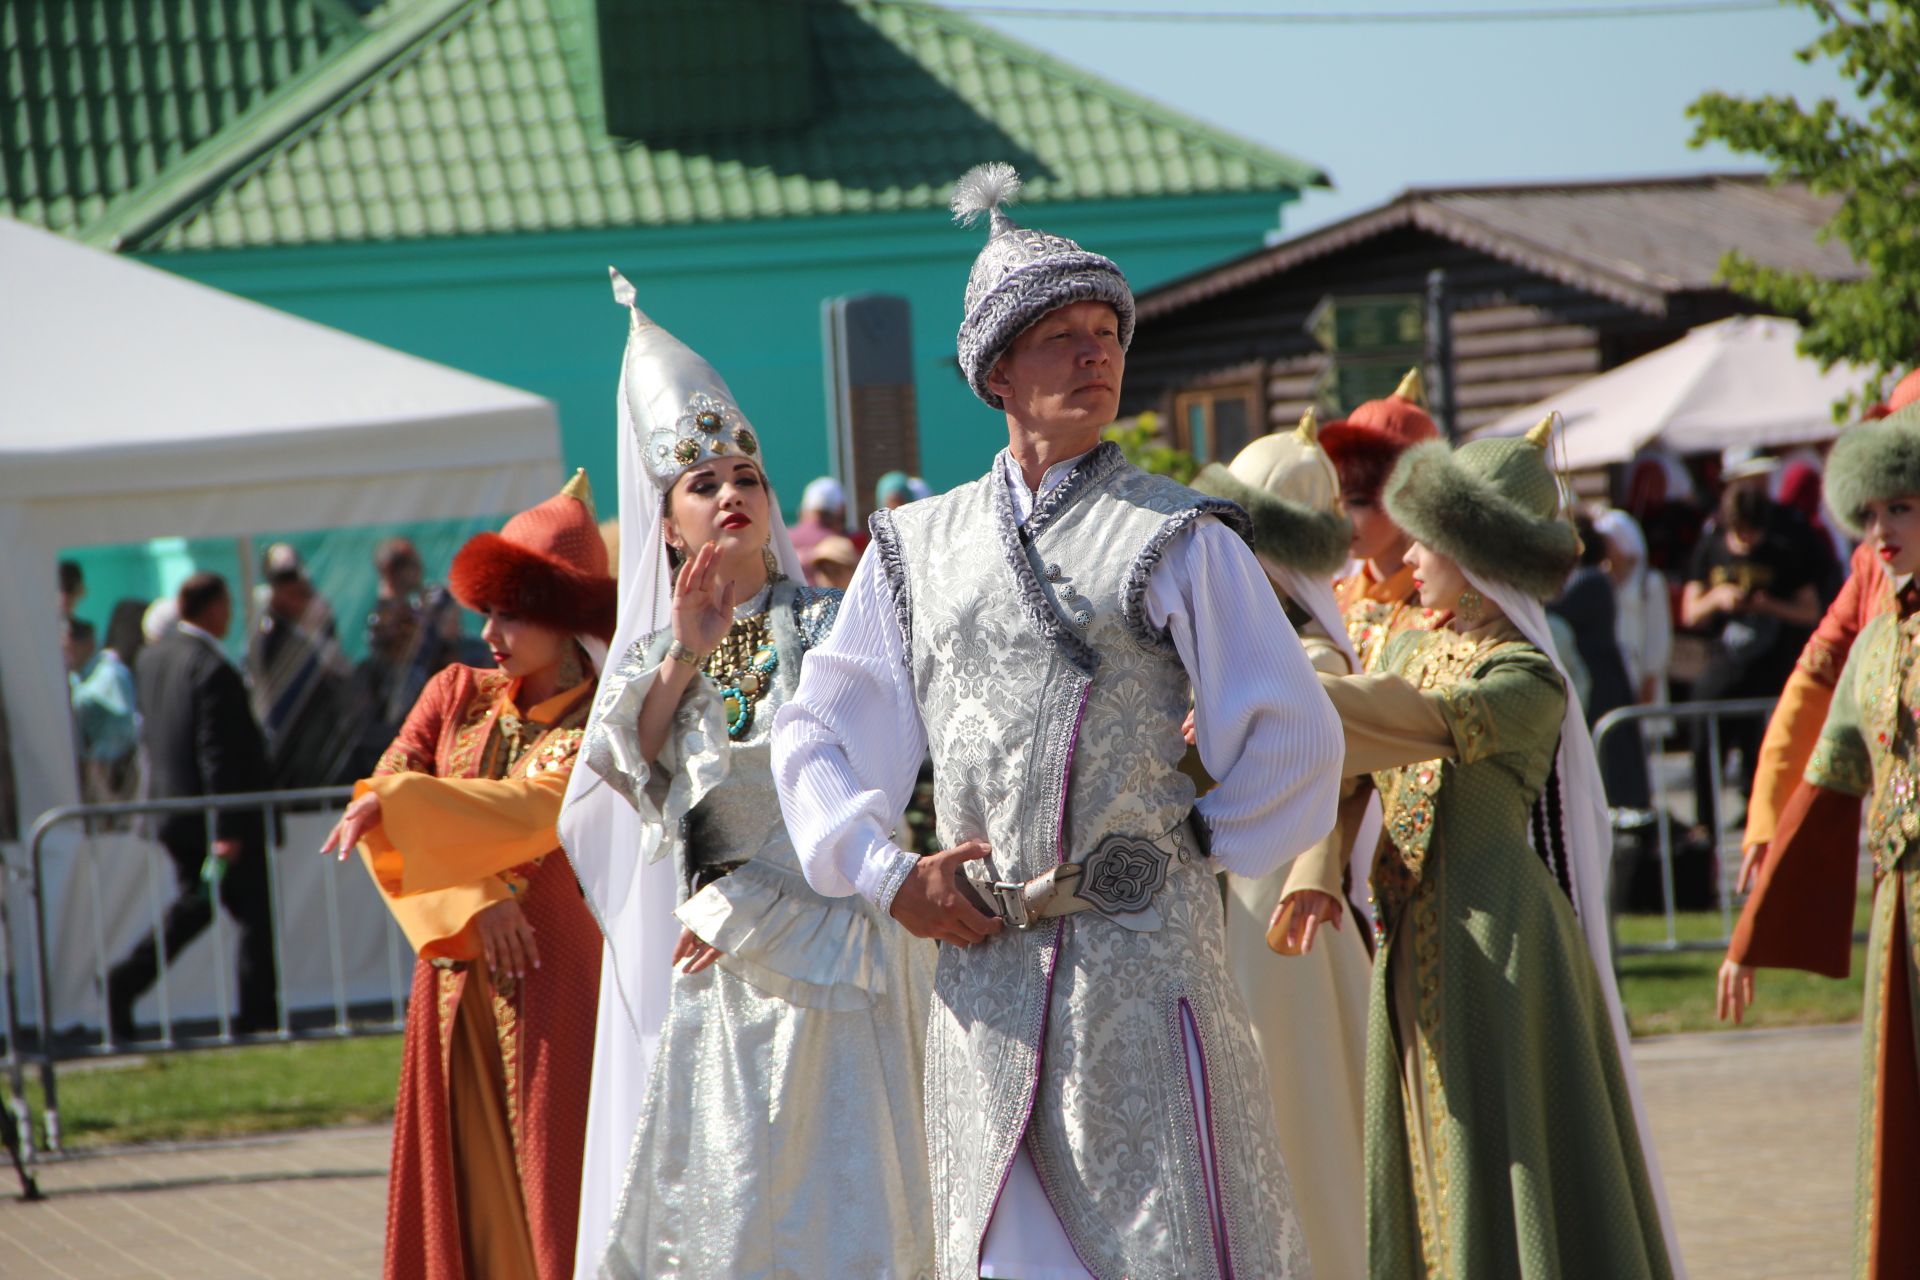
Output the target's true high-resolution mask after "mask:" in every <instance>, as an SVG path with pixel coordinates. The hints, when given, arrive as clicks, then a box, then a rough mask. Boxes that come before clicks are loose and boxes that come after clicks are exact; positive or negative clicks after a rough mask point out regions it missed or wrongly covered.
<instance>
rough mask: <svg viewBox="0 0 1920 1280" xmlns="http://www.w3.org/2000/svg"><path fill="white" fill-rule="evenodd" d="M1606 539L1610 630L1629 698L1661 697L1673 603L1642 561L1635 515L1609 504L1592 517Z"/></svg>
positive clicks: (1643, 543) (1661, 579)
mask: <svg viewBox="0 0 1920 1280" xmlns="http://www.w3.org/2000/svg"><path fill="white" fill-rule="evenodd" d="M1593 527H1594V531H1595V532H1596V533H1598V534H1599V535H1600V536H1601V537H1602V538H1603V539H1605V540H1606V552H1607V576H1608V577H1609V578H1610V579H1612V581H1613V602H1614V616H1615V619H1616V621H1617V623H1618V626H1617V628H1616V630H1615V634H1616V636H1617V637H1618V638H1619V642H1620V657H1621V659H1622V660H1623V661H1624V662H1625V663H1626V664H1627V680H1628V682H1629V683H1630V684H1631V685H1632V687H1633V697H1634V701H1636V702H1639V703H1654V704H1658V703H1663V702H1665V701H1666V700H1667V662H1668V660H1669V659H1671V658H1672V656H1673V604H1672V601H1671V600H1670V599H1669V598H1668V595H1667V579H1666V575H1664V574H1662V573H1661V572H1660V571H1659V570H1658V569H1655V568H1653V567H1651V566H1650V565H1649V564H1648V563H1647V539H1646V535H1645V534H1643V533H1642V532H1641V530H1640V523H1639V521H1637V520H1635V519H1634V518H1633V517H1632V516H1630V515H1628V514H1627V513H1626V512H1625V511H1621V510H1619V509H1617V508H1610V509H1608V510H1606V511H1603V512H1601V513H1600V514H1599V515H1598V516H1595V517H1594V521H1593Z"/></svg>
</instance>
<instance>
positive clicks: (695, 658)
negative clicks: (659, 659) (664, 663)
mask: <svg viewBox="0 0 1920 1280" xmlns="http://www.w3.org/2000/svg"><path fill="white" fill-rule="evenodd" d="M667 658H668V660H669V661H672V662H677V663H679V664H680V665H681V666H684V667H689V668H691V669H692V670H694V671H698V670H700V665H701V664H702V663H704V662H705V661H706V660H707V655H706V654H704V653H695V652H694V651H693V650H691V649H689V648H687V646H685V645H684V644H681V643H680V641H678V640H675V641H674V642H673V643H672V644H670V645H668V646H667Z"/></svg>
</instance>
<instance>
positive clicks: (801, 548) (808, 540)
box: [788, 476, 847, 586]
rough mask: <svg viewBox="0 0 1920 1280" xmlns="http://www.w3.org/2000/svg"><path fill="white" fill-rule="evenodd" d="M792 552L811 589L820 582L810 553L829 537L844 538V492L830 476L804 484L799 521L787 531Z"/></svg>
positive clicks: (845, 503) (845, 530)
mask: <svg viewBox="0 0 1920 1280" xmlns="http://www.w3.org/2000/svg"><path fill="white" fill-rule="evenodd" d="M788 532H789V534H790V536H791V537H792V538H793V549H794V551H796V552H797V553H799V556H800V567H801V568H802V569H804V570H806V573H807V581H808V582H810V583H812V584H813V585H814V586H819V585H820V580H819V579H818V578H816V577H815V576H814V573H813V553H814V548H816V547H818V546H819V545H820V544H821V543H822V542H825V541H826V540H827V539H828V538H845V537H846V535H847V492H846V490H845V489H842V488H841V487H840V482H839V481H838V480H835V479H834V478H833V477H832V476H819V477H817V478H816V479H813V480H810V481H808V482H807V487H806V490H805V491H804V492H803V493H801V495H800V519H799V520H798V521H797V522H796V523H795V524H794V526H793V528H792V529H791V530H789V531H788Z"/></svg>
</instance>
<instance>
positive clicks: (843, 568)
mask: <svg viewBox="0 0 1920 1280" xmlns="http://www.w3.org/2000/svg"><path fill="white" fill-rule="evenodd" d="M859 567H860V552H859V550H858V549H857V548H856V547H855V546H854V545H853V541H852V539H850V538H826V539H823V540H822V541H820V542H818V543H815V544H814V548H813V565H812V568H811V570H810V571H809V573H808V575H807V578H808V581H810V582H812V583H813V584H814V585H815V586H817V587H833V588H836V589H837V590H840V591H845V590H846V589H847V584H848V583H849V582H852V581H853V571H854V570H855V569H857V568H859Z"/></svg>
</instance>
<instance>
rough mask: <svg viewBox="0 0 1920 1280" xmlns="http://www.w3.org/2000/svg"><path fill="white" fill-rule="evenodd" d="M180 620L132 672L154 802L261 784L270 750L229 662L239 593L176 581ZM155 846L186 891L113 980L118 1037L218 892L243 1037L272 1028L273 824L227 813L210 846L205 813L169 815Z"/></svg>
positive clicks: (198, 581) (251, 814)
mask: <svg viewBox="0 0 1920 1280" xmlns="http://www.w3.org/2000/svg"><path fill="white" fill-rule="evenodd" d="M178 600H179V606H178V607H179V616H180V621H179V624H178V625H177V626H176V627H175V628H174V629H173V631H171V632H169V633H168V634H166V635H164V636H162V637H160V639H158V640H156V641H154V642H153V643H152V644H150V645H148V646H147V649H146V651H145V652H143V653H142V654H141V655H140V663H139V669H138V670H137V671H136V672H135V677H136V681H137V684H138V689H139V706H140V710H141V713H142V714H141V737H142V740H143V741H144V743H145V746H146V753H147V767H148V769H149V771H150V775H151V776H150V783H149V788H148V789H149V791H150V792H151V794H152V795H153V798H154V799H156V800H168V799H174V798H177V797H185V796H215V795H232V794H234V793H237V792H246V791H261V790H264V789H266V786H267V781H268V774H267V744H266V739H265V738H264V736H263V735H262V734H261V732H260V726H259V724H258V723H257V722H256V721H255V720H254V718H253V711H252V709H251V707H250V706H249V705H248V700H247V687H246V684H245V683H244V682H243V681H242V680H241V678H240V673H239V672H238V671H236V670H235V669H234V667H233V664H232V663H230V662H228V661H227V655H226V653H225V651H224V650H222V649H221V647H220V640H221V637H222V636H224V635H226V634H227V630H228V628H229V627H230V626H231V625H232V623H233V598H232V596H231V594H230V593H229V592H228V590H227V581H226V579H225V578H222V577H221V576H220V575H219V574H217V573H208V572H204V571H203V572H200V573H196V574H194V575H193V576H191V577H189V578H188V579H187V580H186V582H184V583H183V584H181V587H180V594H179V597H178ZM158 834H159V838H160V843H161V844H162V845H163V846H165V848H166V851H167V856H168V857H170V858H171V859H173V866H174V874H175V877H176V878H177V879H178V881H179V885H180V896H179V897H178V898H176V899H174V902H173V905H172V906H171V907H169V908H168V909H167V914H166V918H165V919H164V921H163V922H162V924H161V929H160V934H159V936H158V937H156V936H155V935H153V934H148V935H147V936H146V937H144V938H142V939H141V940H140V941H139V942H137V943H135V944H134V946H133V948H132V950H131V951H129V952H128V953H127V955H126V956H125V957H124V958H123V959H122V960H121V961H120V962H119V963H118V964H116V965H115V966H114V967H113V971H112V972H111V973H110V974H109V975H108V976H107V1017H108V1025H109V1027H110V1028H111V1029H112V1032H113V1036H114V1039H115V1040H117V1041H127V1040H131V1039H133V1037H134V1025H133V1006H134V1003H135V1001H137V1000H138V999H139V998H140V996H141V995H143V994H144V993H145V992H146V990H147V989H148V988H149V987H151V986H152V985H153V983H154V979H155V977H156V976H157V975H158V973H159V967H160V948H161V947H162V946H164V947H165V948H166V956H167V959H168V961H169V962H171V961H172V960H173V959H174V958H175V957H177V956H178V955H179V954H180V952H181V950H182V948H184V947H185V946H186V945H187V944H188V943H190V942H192V941H193V940H194V939H195V938H197V937H199V936H200V932H201V931H202V930H203V929H205V928H206V927H207V925H208V924H209V923H211V922H212V920H213V893H214V891H215V890H216V889H217V890H218V892H219V896H220V901H221V902H222V903H223V904H224V905H225V906H226V908H227V911H228V913H229V914H231V915H232V916H233V917H234V919H235V920H237V921H238V922H239V925H240V939H239V951H240V956H239V964H238V965H237V966H236V973H237V977H238V980H239V986H240V1007H239V1014H238V1016H237V1017H236V1018H235V1020H234V1027H235V1029H236V1030H238V1031H242V1032H246V1031H265V1030H267V1029H269V1028H271V1027H273V1026H274V1025H275V1023H276V1021H277V1018H276V1008H275V1000H274V978H273V916H272V913H271V910H270V907H269V903H268V900H267V855H266V829H265V824H264V823H263V821H262V815H261V813H260V811H259V810H258V809H223V810H220V811H219V812H218V813H217V814H215V816H214V820H213V843H212V846H211V847H209V846H208V844H207V820H206V817H205V815H203V814H201V813H199V812H187V813H175V814H168V815H166V816H165V817H164V818H163V819H162V820H161V821H160V823H159V833H158Z"/></svg>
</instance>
